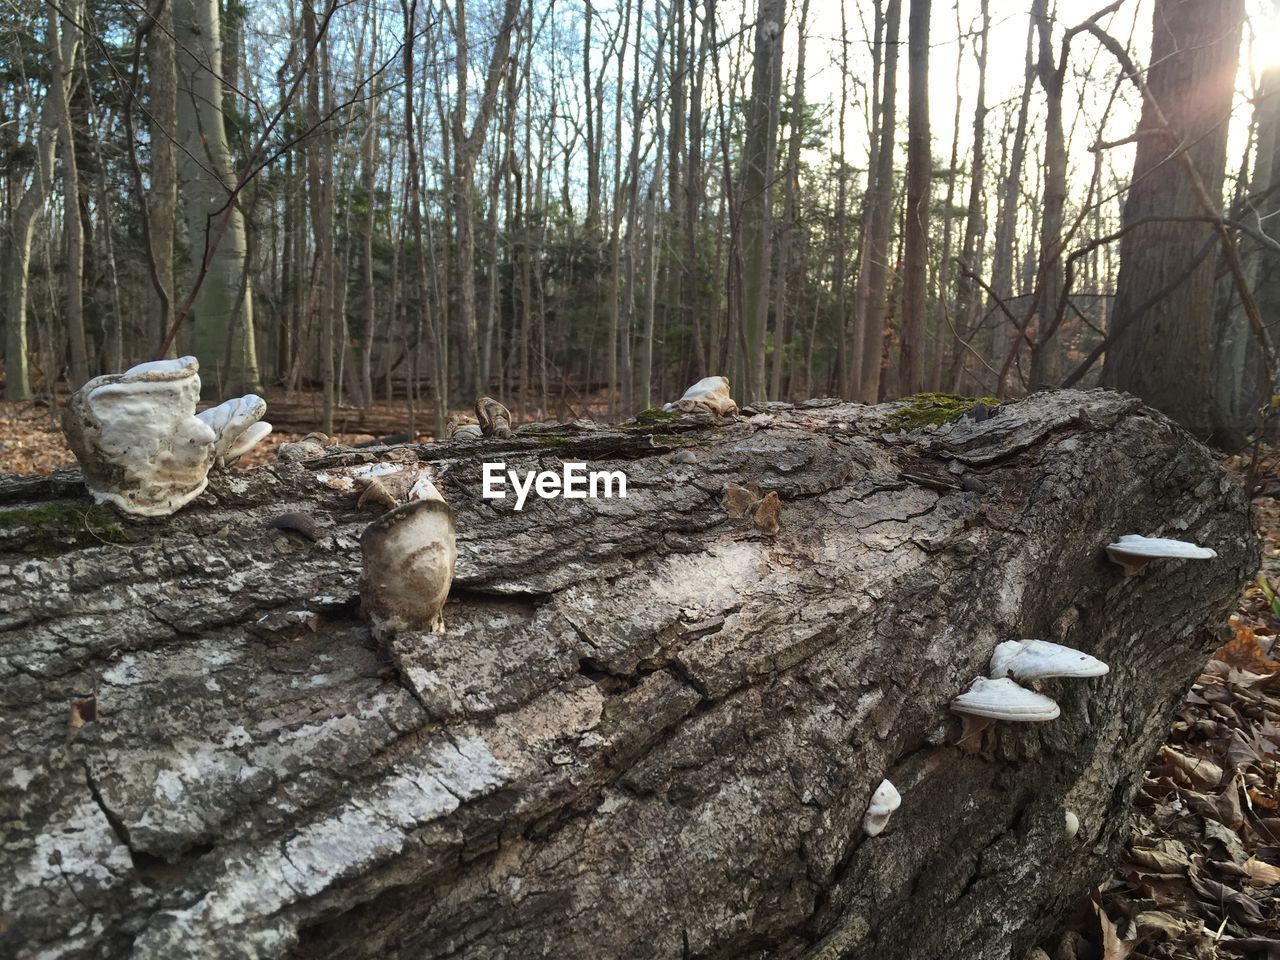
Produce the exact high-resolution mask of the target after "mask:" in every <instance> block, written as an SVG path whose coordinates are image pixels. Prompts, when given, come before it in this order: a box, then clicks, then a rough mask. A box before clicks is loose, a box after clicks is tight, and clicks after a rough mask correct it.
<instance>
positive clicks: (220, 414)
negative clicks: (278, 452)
mask: <svg viewBox="0 0 1280 960" xmlns="http://www.w3.org/2000/svg"><path fill="white" fill-rule="evenodd" d="M266 413H267V401H265V400H263V399H262V398H261V397H259V396H257V395H256V394H252V393H250V394H247V395H245V396H243V397H237V398H236V399H234V400H225V401H223V402H222V403H220V404H218V405H217V406H216V407H210V408H209V409H208V410H204V411H202V412H200V413H197V414H196V416H197V417H199V418H200V419H201V420H203V421H204V422H205V423H207V424H208V425H209V426H210V427H212V428H213V432H214V433H215V434H217V439H216V440H214V442H213V465H214V466H215V467H225V466H226V465H227V464H229V463H233V462H234V461H235V460H237V459H239V458H240V457H242V456H244V455H245V454H246V453H248V452H249V451H250V450H252V449H253V448H254V447H255V446H257V445H258V442H259V441H260V440H262V439H263V438H264V437H266V436H267V435H268V434H269V433H271V424H269V423H266V422H264V421H263V419H262V418H263V417H264V416H266Z"/></svg>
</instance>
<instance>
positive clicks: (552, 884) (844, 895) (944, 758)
mask: <svg viewBox="0 0 1280 960" xmlns="http://www.w3.org/2000/svg"><path fill="white" fill-rule="evenodd" d="M895 417H897V418H905V421H904V420H901V419H898V420H895ZM910 418H911V412H910V408H909V407H906V408H904V407H903V405H891V406H886V407H879V408H867V407H861V406H858V405H854V404H840V403H838V402H833V401H815V402H811V403H808V404H801V405H800V406H798V407H794V408H793V407H790V406H776V407H771V408H770V410H769V412H768V413H767V414H765V415H764V416H758V417H754V418H752V419H750V420H747V419H743V420H739V421H737V422H735V423H733V424H730V425H727V426H722V427H708V426H707V424H706V421H705V420H704V419H702V418H699V417H695V416H689V417H684V418H680V419H673V420H670V421H667V422H664V423H663V424H662V427H661V434H660V435H659V436H655V435H654V430H653V428H652V427H646V426H643V425H639V424H634V423H633V424H631V425H629V426H625V425H624V426H623V427H617V428H607V429H594V428H583V429H579V430H565V428H555V429H556V430H557V431H558V432H539V431H538V430H537V429H536V428H533V429H531V428H526V429H524V430H522V431H518V432H517V433H516V434H515V435H514V436H513V437H512V438H511V439H509V440H503V441H493V442H491V443H488V444H486V445H485V450H484V452H483V453H480V452H478V451H477V450H476V449H475V448H474V446H468V445H467V443H468V442H466V441H458V442H456V443H442V444H430V445H427V446H422V447H418V448H411V449H416V452H417V454H418V456H419V457H420V458H422V459H425V460H428V461H430V463H431V465H432V469H433V470H434V475H435V479H436V482H437V484H438V485H439V487H440V489H441V491H442V492H443V494H444V496H445V497H446V498H447V499H448V500H449V501H450V502H451V503H452V505H453V507H454V509H455V511H456V513H457V529H458V533H459V536H458V549H459V557H458V564H457V572H456V576H455V578H454V582H453V596H452V599H451V601H450V602H449V603H448V604H447V605H446V607H445V610H444V620H445V623H446V629H445V631H444V632H443V634H441V635H437V636H431V637H428V636H425V635H416V640H412V641H411V640H410V639H409V638H401V640H399V641H396V643H395V644H394V647H393V649H391V650H390V651H387V652H384V651H382V650H380V649H379V648H378V646H377V645H376V644H375V643H374V642H373V641H372V640H371V638H370V635H369V633H368V631H367V629H366V628H365V626H364V625H363V624H362V623H361V621H360V619H359V618H358V616H357V606H358V589H357V578H358V576H359V573H360V569H359V568H360V550H359V547H358V545H357V541H358V538H359V536H360V534H361V532H362V531H363V529H364V528H365V527H366V526H367V524H368V523H369V520H370V519H371V518H372V516H373V513H371V512H368V511H366V512H364V513H361V512H360V511H359V510H357V508H356V505H355V497H354V495H339V494H335V493H334V492H332V491H330V490H328V489H327V488H325V487H324V486H323V485H322V484H320V483H318V482H317V478H316V475H315V472H314V471H316V470H318V469H321V468H324V469H328V468H331V467H332V466H334V465H336V464H338V463H353V462H364V461H368V460H370V459H373V458H375V457H376V456H377V453H376V451H359V452H352V453H335V454H330V455H329V456H327V457H326V458H324V459H322V460H318V461H311V462H310V463H308V464H306V465H299V464H283V463H282V464H276V465H274V466H270V467H266V468H264V469H259V470H253V471H246V472H239V471H236V472H231V473H222V474H217V475H215V477H214V478H213V481H212V483H211V485H210V487H209V489H208V491H206V492H205V493H204V494H203V495H202V496H201V497H200V498H199V499H197V500H196V501H195V502H194V503H193V504H191V505H190V506H188V507H187V508H185V509H184V510H182V511H181V512H179V513H178V514H177V515H175V516H174V517H172V518H168V519H165V520H159V521H156V520H149V521H146V522H140V521H133V520H128V519H121V518H119V517H116V516H115V515H113V514H112V513H109V512H108V511H106V510H105V509H103V508H98V507H91V506H90V505H89V503H88V501H87V499H86V498H85V496H84V494H83V491H82V488H81V486H80V483H79V479H78V474H77V473H76V472H75V471H62V472H60V473H58V474H55V475H54V476H52V477H50V478H30V479H8V480H5V481H3V482H0V504H2V505H3V511H4V515H5V518H6V522H5V525H4V527H3V531H4V532H3V539H0V610H3V611H5V612H4V613H3V614H0V637H3V638H4V639H5V640H7V641H8V642H6V643H2V644H0V692H2V693H3V706H4V709H3V711H0V733H2V734H3V735H2V736H0V758H2V762H3V769H5V770H6V771H7V772H6V776H5V777H4V779H3V781H2V782H0V814H3V817H4V822H5V824H6V839H5V843H4V844H3V846H0V870H3V875H4V876H6V877H8V878H9V881H8V882H7V883H6V884H5V885H4V887H3V890H2V891H0V898H2V899H0V907H2V910H3V921H4V922H3V925H0V949H3V950H4V952H5V954H6V955H7V956H13V957H15V958H17V960H26V958H32V957H35V956H37V955H47V954H50V953H57V954H58V955H59V956H63V957H67V958H89V957H99V956H124V955H129V956H131V957H133V958H135V960H149V958H166V960H167V958H172V957H178V956H181V957H223V958H251V957H282V956H295V957H309V958H324V957H343V958H362V957H379V958H395V957H405V958H409V957H412V958H415V960H429V958H436V957H440V958H443V957H446V956H455V957H456V956H462V955H465V956H467V957H468V958H489V957H492V958H498V957H531V956H556V957H561V958H598V957H633V958H649V957H654V958H659V957H660V958H670V957H678V956H698V957H706V958H739V957H756V958H763V957H770V958H775V957H776V958H809V960H817V958H835V957H843V958H856V960H861V958H867V960H870V958H882V957H931V958H938V960H946V958H957V960H958V958H964V960H997V958H998V960H1005V958H1007V957H1010V956H1014V957H1021V956H1023V955H1024V954H1025V953H1026V951H1027V949H1028V948H1029V947H1030V946H1031V945H1032V944H1034V943H1035V942H1036V940H1037V939H1038V938H1039V937H1041V936H1043V935H1045V934H1046V933H1047V932H1048V931H1049V930H1051V929H1052V928H1053V926H1054V925H1055V924H1056V923H1057V920H1058V917H1059V916H1060V915H1061V913H1062V911H1063V910H1064V909H1066V907H1067V905H1069V904H1070V903H1072V902H1073V900H1074V899H1075V898H1077V897H1079V896H1080V895H1082V894H1084V893H1086V892H1087V891H1088V890H1089V889H1090V888H1091V887H1092V886H1093V885H1094V884H1096V883H1097V882H1098V881H1099V880H1100V879H1101V878H1102V876H1104V875H1105V874H1107V873H1108V872H1109V870H1110V858H1111V857H1113V856H1115V855H1118V853H1119V850H1120V846H1121V844H1122V843H1123V842H1124V840H1125V837H1126V836H1127V827H1126V815H1127V813H1128V811H1129V809H1130V802H1131V800H1132V798H1133V795H1134V793H1135V791H1136V790H1137V789H1138V787H1139V785H1140V783H1141V778H1142V772H1143V770H1144V768H1145V765H1146V763H1147V761H1148V760H1149V758H1150V756H1151V755H1152V753H1153V751H1154V750H1155V748H1156V746H1157V745H1158V744H1159V743H1160V741H1161V738H1162V737H1163V736H1164V734H1165V731H1166V729H1167V726H1168V723H1169V721H1170V720H1171V718H1172V715H1173V711H1174V709H1175V708H1176V706H1177V704H1178V703H1179V701H1180V699H1181V696H1182V693H1183V692H1184V691H1185V690H1186V688H1187V685H1188V684H1189V682H1190V681H1191V679H1192V678H1193V677H1194V676H1195V675H1196V674H1197V672H1198V670H1199V668H1200V667H1201V665H1202V664H1203V663H1204V661H1205V659H1206V658H1207V656H1208V655H1209V653H1210V651H1212V650H1213V649H1214V648H1215V646H1216V645H1217V644H1218V638H1217V632H1218V630H1219V629H1220V627H1221V625H1222V624H1223V623H1224V622H1225V616H1226V613H1227V611H1228V610H1229V609H1230V608H1231V606H1232V603H1233V601H1234V599H1235V597H1236V595H1237V591H1238V589H1239V587H1240V585H1241V584H1242V583H1243V582H1244V581H1246V580H1247V579H1248V578H1249V577H1250V576H1251V575H1252V573H1253V571H1254V569H1255V568H1256V566H1257V563H1258V559H1259V548H1258V546H1257V543H1256V541H1255V539H1254V537H1253V533H1252V525H1251V520H1250V513H1249V506H1248V503H1247V501H1246V499H1245V497H1244V495H1243V493H1242V491H1241V489H1240V486H1239V484H1238V483H1237V482H1236V481H1235V480H1234V479H1232V478H1231V477H1230V476H1229V475H1227V474H1226V473H1225V472H1224V471H1223V469H1222V468H1221V467H1220V466H1219V465H1218V463H1217V462H1216V461H1215V459H1214V458H1213V457H1212V456H1211V455H1210V453H1209V451H1208V450H1206V449H1205V448H1204V447H1202V446H1201V445H1199V444H1198V443H1195V442H1193V441H1192V440H1191V439H1190V438H1189V437H1188V436H1187V435H1186V434H1185V433H1184V432H1183V431H1181V430H1179V429H1177V428H1176V427H1174V426H1173V425H1171V424H1170V423H1169V422H1168V421H1167V420H1166V419H1165V418H1164V417H1162V416H1160V415H1159V414H1156V413H1154V412H1153V411H1150V410H1148V409H1145V408H1143V407H1142V406H1141V405H1140V403H1139V402H1138V401H1137V400H1135V399H1133V398H1131V397H1125V396H1122V395H1119V394H1115V393H1109V392H1092V393H1082V392H1063V393H1044V394H1039V395H1036V396H1035V397H1033V398H1030V399H1028V400H1025V401H1023V402H1021V403H1017V404H1013V405H1010V406H1007V407H1005V408H1003V409H1001V410H1000V411H999V412H998V414H997V415H996V416H994V417H992V418H990V419H987V420H985V421H984V422H981V423H979V422H978V421H977V420H976V419H974V418H969V417H965V418H962V419H960V420H959V421H957V422H955V423H952V424H950V425H948V426H943V427H941V428H935V427H927V428H924V429H919V430H914V431H911V432H908V433H907V434H905V435H899V434H898V431H897V429H896V427H894V424H896V423H902V422H905V423H906V424H907V425H910ZM472 443H473V442H472ZM677 448H679V449H682V450H684V451H685V452H686V453H692V455H693V459H692V461H689V460H682V461H681V462H680V463H676V462H674V460H673V456H672V454H673V452H674V450H675V449H677ZM549 450H554V456H555V457H556V458H566V459H569V458H572V459H578V460H590V461H591V463H592V468H593V469H615V468H616V469H622V470H625V471H626V472H627V474H628V476H629V478H630V479H629V488H628V496H627V499H625V500H618V499H612V500H604V499H601V500H595V501H592V502H591V503H590V506H589V507H587V506H584V505H583V504H582V502H581V501H572V500H563V499H559V500H549V501H540V502H537V503H536V504H533V505H531V506H528V507H526V509H525V510H523V511H521V512H516V511H514V510H513V509H512V506H511V504H512V501H510V500H507V501H505V502H501V501H490V502H486V501H483V500H482V499H481V498H480V496H479V493H480V487H481V470H480V461H481V460H482V459H485V460H496V459H505V460H506V461H507V463H508V465H509V466H511V467H513V468H517V469H521V470H524V469H529V468H536V467H541V466H544V465H545V463H546V460H547V455H548V451H549ZM957 476H959V477H960V478H961V479H963V478H966V477H968V478H972V479H973V480H976V481H979V483H978V484H977V485H975V484H970V483H967V484H966V487H967V488H968V489H969V490H971V491H976V490H977V489H979V488H981V489H982V491H983V492H965V491H964V490H962V489H960V485H959V483H957V480H956V478H957ZM729 482H733V483H737V484H740V485H741V484H746V483H748V482H756V483H758V484H760V485H761V487H763V488H764V489H765V490H769V491H774V492H777V493H778V494H779V495H780V497H781V501H782V513H781V517H780V522H781V530H780V532H779V533H777V534H776V535H774V536H770V535H767V534H764V533H762V532H761V531H760V530H757V529H756V528H755V526H753V525H752V523H751V522H750V521H747V520H738V519H734V518H732V517H730V516H729V515H728V514H727V513H726V512H725V510H724V509H722V507H721V505H720V493H721V489H722V488H723V486H724V485H725V484H726V483H729ZM299 515H300V516H299ZM281 525H283V526H284V527H285V528H287V529H280V527H281ZM298 530H301V531H302V533H298V532H294V531H298ZM1129 531H1140V532H1142V533H1148V534H1158V533H1161V532H1164V531H1169V532H1171V533H1175V534H1176V535H1178V536H1180V537H1185V538H1189V539H1194V540H1196V541H1197V542H1200V543H1204V544H1206V545H1209V546H1212V547H1213V548H1215V549H1216V550H1217V551H1218V555H1217V558H1216V559H1215V560H1212V561H1209V562H1200V563H1194V562H1188V561H1160V562H1156V563H1153V564H1152V565H1151V566H1149V567H1148V568H1147V569H1146V571H1145V572H1143V573H1141V574H1139V575H1137V576H1133V577H1125V576H1124V575H1123V574H1122V572H1121V571H1120V570H1119V569H1118V568H1117V567H1115V566H1113V565H1111V564H1110V563H1108V562H1107V560H1106V557H1105V554H1104V550H1103V548H1104V546H1105V545H1106V544H1107V543H1108V542H1110V541H1111V540H1113V539H1114V538H1115V537H1116V536H1117V535H1118V534H1121V533H1125V532H1129ZM1011 637H1044V638H1046V639H1051V640H1055V641H1060V642H1064V643H1067V644H1070V645H1072V646H1074V647H1077V648H1080V649H1083V650H1086V651H1088V652H1090V653H1093V654H1095V655H1097V656H1098V657H1100V658H1102V659H1104V660H1106V661H1108V662H1109V663H1110V665H1111V673H1110V675H1108V676H1106V677H1103V678H1099V679H1095V680H1085V681H1079V680H1067V681H1056V682H1049V683H1047V684H1045V692H1046V693H1049V694H1052V695H1053V696H1054V697H1056V698H1057V700H1058V702H1059V704H1060V705H1061V708H1062V716H1061V718H1060V719H1058V720H1056V721H1055V722H1052V723H1046V724H1035V725H1018V724H998V725H996V726H995V727H993V728H991V729H989V730H988V731H987V732H986V733H985V734H984V735H982V736H981V737H970V739H969V740H967V741H966V743H967V744H968V746H969V747H970V749H969V750H964V749H961V748H959V747H958V746H956V745H955V741H956V738H957V733H958V723H957V721H956V720H955V718H953V717H952V716H950V715H949V714H948V711H947V704H948V702H949V701H950V700H951V699H952V698H953V697H954V696H956V695H957V694H958V693H959V692H960V691H962V690H963V689H965V688H966V687H967V686H968V685H969V683H970V681H971V679H972V678H974V677H976V676H978V675H980V674H984V673H986V671H987V669H988V661H989V659H990V657H991V652H992V649H993V647H994V645H995V644H996V643H997V642H999V641H1002V640H1006V639H1009V638H1011ZM91 696H92V697H95V698H96V699H95V700H94V701H93V706H94V707H95V709H96V715H95V716H92V717H90V716H88V711H87V709H86V706H87V705H82V706H81V707H80V708H79V709H78V714H79V716H80V717H81V718H82V719H88V720H89V722H87V723H85V724H84V725H83V726H82V727H79V728H78V729H70V728H69V726H68V715H69V712H70V710H71V709H72V704H73V703H74V702H75V701H77V700H84V699H86V698H89V697H91ZM70 733H74V734H75V735H74V737H72V736H70ZM884 778H888V779H890V780H891V781H892V782H893V783H894V784H895V785H896V786H897V788H898V789H899V791H900V792H901V793H902V795H903V798H904V799H903V804H902V808H901V809H900V810H898V811H897V812H896V813H895V814H894V815H893V819H892V821H891V822H890V824H889V826H888V829H887V830H886V831H885V832H884V833H883V834H881V835H880V836H878V837H875V838H868V837H866V836H865V835H864V834H863V832H862V828H861V822H862V817H863V813H864V810H865V809H866V806H867V801H868V798H869V796H870V795H871V792H872V791H873V790H874V789H875V788H876V786H877V784H879V783H880V781H881V780H882V779H884ZM1067 811H1070V812H1072V813H1074V814H1075V816H1076V817H1077V818H1078V820H1079V823H1080V832H1079V834H1077V835H1076V836H1075V837H1073V838H1068V837H1066V836H1065V835H1064V831H1063V821H1064V816H1065V814H1066V812H1067ZM606 906H607V909H608V922H594V920H593V919H591V918H592V917H594V916H596V915H597V913H598V912H599V911H601V910H604V909H605V908H606Z"/></svg>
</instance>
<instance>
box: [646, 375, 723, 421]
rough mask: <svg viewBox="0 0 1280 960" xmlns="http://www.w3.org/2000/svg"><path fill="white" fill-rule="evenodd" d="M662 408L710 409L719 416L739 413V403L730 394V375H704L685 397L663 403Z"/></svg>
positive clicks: (668, 409)
mask: <svg viewBox="0 0 1280 960" xmlns="http://www.w3.org/2000/svg"><path fill="white" fill-rule="evenodd" d="M662 409H663V410H666V411H668V412H670V411H675V412H677V413H695V412H698V411H710V412H711V413H714V414H715V415H716V416H717V417H731V416H734V415H735V414H737V412H738V405H737V404H736V403H735V402H734V400H733V397H731V396H730V395H729V378H728V377H703V378H702V379H701V380H699V381H698V382H697V383H695V384H694V385H693V386H692V387H690V388H689V389H688V390H686V391H685V392H684V396H683V397H681V398H680V399H679V400H677V401H676V402H675V403H668V404H665V405H663V407H662Z"/></svg>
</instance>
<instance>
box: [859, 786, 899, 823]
mask: <svg viewBox="0 0 1280 960" xmlns="http://www.w3.org/2000/svg"><path fill="white" fill-rule="evenodd" d="M900 806H902V795H901V794H900V793H898V788H897V787H895V786H894V785H893V784H892V783H890V782H889V781H888V780H881V781H880V786H878V787H876V789H875V793H873V794H871V803H870V804H868V805H867V812H866V814H865V815H864V816H863V818H862V829H863V832H865V833H866V835H867V836H868V837H876V836H879V835H880V833H881V831H883V830H884V828H885V827H887V826H888V825H889V818H890V817H891V816H893V811H895V810H897V809H898V808H899V807H900Z"/></svg>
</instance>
